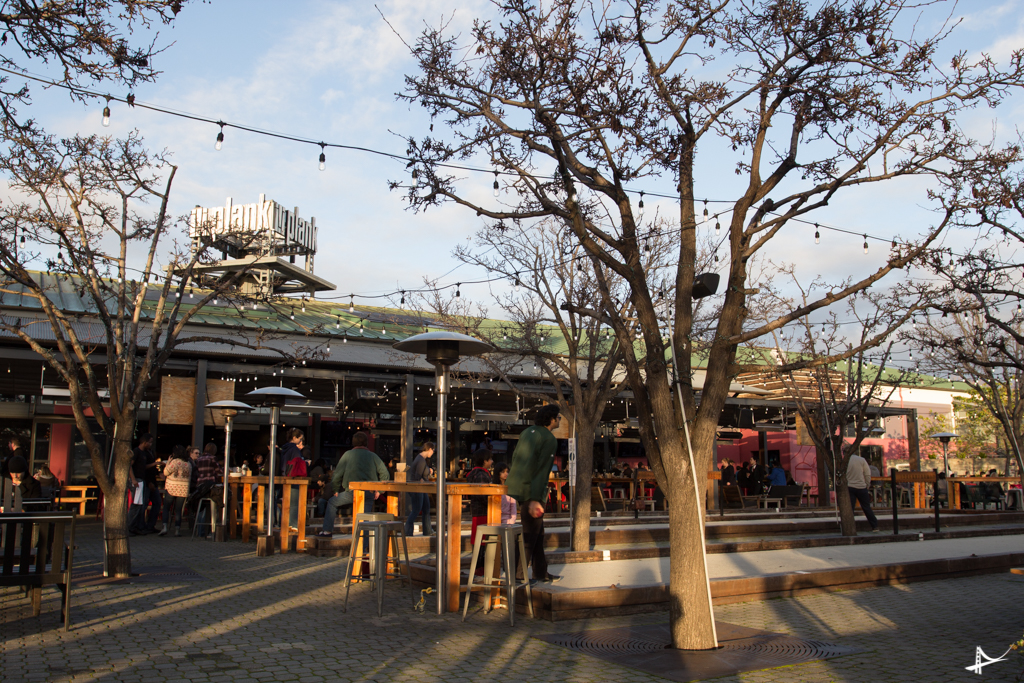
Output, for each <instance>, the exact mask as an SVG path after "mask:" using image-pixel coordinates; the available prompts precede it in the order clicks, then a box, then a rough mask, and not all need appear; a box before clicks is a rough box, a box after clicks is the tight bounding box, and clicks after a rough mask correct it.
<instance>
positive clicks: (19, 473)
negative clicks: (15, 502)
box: [7, 455, 43, 500]
mask: <svg viewBox="0 0 1024 683" xmlns="http://www.w3.org/2000/svg"><path fill="white" fill-rule="evenodd" d="M7 471H8V472H10V474H11V483H13V484H14V488H16V489H19V490H20V491H21V499H22V500H25V499H26V498H42V497H43V489H42V487H41V486H40V485H39V482H38V481H37V480H36V478H35V477H33V476H32V475H31V474H30V473H29V471H28V463H27V462H25V458H23V457H21V456H20V455H15V456H11V459H10V460H8V461H7Z"/></svg>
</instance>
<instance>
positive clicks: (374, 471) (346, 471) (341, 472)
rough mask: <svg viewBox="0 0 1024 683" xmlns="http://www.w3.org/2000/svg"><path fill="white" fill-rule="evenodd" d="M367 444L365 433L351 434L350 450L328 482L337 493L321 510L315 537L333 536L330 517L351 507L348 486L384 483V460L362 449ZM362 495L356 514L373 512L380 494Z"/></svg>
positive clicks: (350, 490)
mask: <svg viewBox="0 0 1024 683" xmlns="http://www.w3.org/2000/svg"><path fill="white" fill-rule="evenodd" d="M369 442H370V440H369V437H367V436H366V433H365V432H356V433H355V434H353V435H352V448H351V450H348V451H345V454H344V455H342V456H341V460H339V461H338V466H337V467H335V468H334V476H332V477H331V483H332V484H333V486H334V490H335V491H338V493H335V494H334V495H333V496H331V499H330V500H329V501H327V509H326V510H324V526H323V529H321V530H320V531H319V532H318V533H317V536H325V537H330V536H333V535H334V518H335V517H336V516H337V515H338V508H340V507H344V506H345V505H351V504H352V499H353V493H352V489H351V488H350V486H349V485H350V484H351V483H352V482H354V481H387V480H388V468H387V467H385V466H384V461H383V460H381V459H380V458H379V457H378V456H377V454H376V453H374V452H373V451H371V450H370V449H369V448H367V447H366V445H367V444H368V443H369ZM366 494H367V495H366V498H365V500H364V503H363V509H362V510H359V511H358V512H373V501H374V500H376V499H377V498H378V497H379V496H380V493H374V494H373V496H370V495H369V491H367V492H366ZM356 513H357V511H356V510H355V509H353V510H352V516H353V518H354V517H355V515H356Z"/></svg>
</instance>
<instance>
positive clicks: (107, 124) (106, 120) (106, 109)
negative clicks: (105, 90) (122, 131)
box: [103, 97, 110, 128]
mask: <svg viewBox="0 0 1024 683" xmlns="http://www.w3.org/2000/svg"><path fill="white" fill-rule="evenodd" d="M103 127H104V128H109V127H110V98H109V97H108V98H107V104H106V105H105V106H104V107H103Z"/></svg>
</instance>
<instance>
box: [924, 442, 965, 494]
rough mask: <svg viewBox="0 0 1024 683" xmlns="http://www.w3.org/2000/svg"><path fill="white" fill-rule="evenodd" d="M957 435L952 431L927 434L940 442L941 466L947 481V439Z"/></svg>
mask: <svg viewBox="0 0 1024 683" xmlns="http://www.w3.org/2000/svg"><path fill="white" fill-rule="evenodd" d="M957 436H959V435H958V434H954V433H953V432H939V433H938V434H929V435H928V438H929V439H938V440H939V441H941V442H942V466H943V470H944V471H945V472H946V481H949V440H950V439H955V438H956V437H957ZM947 486H948V484H947ZM950 500H952V499H950Z"/></svg>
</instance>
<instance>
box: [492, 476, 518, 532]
mask: <svg viewBox="0 0 1024 683" xmlns="http://www.w3.org/2000/svg"><path fill="white" fill-rule="evenodd" d="M506 479H508V465H506V464H505V463H503V462H501V463H498V464H497V465H495V466H494V482H493V483H495V484H502V485H504V484H505V480H506ZM517 508H518V504H517V503H516V499H515V498H513V497H512V496H510V495H508V494H507V493H505V494H502V496H501V523H502V524H515V523H516V514H517V513H518V509H517Z"/></svg>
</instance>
